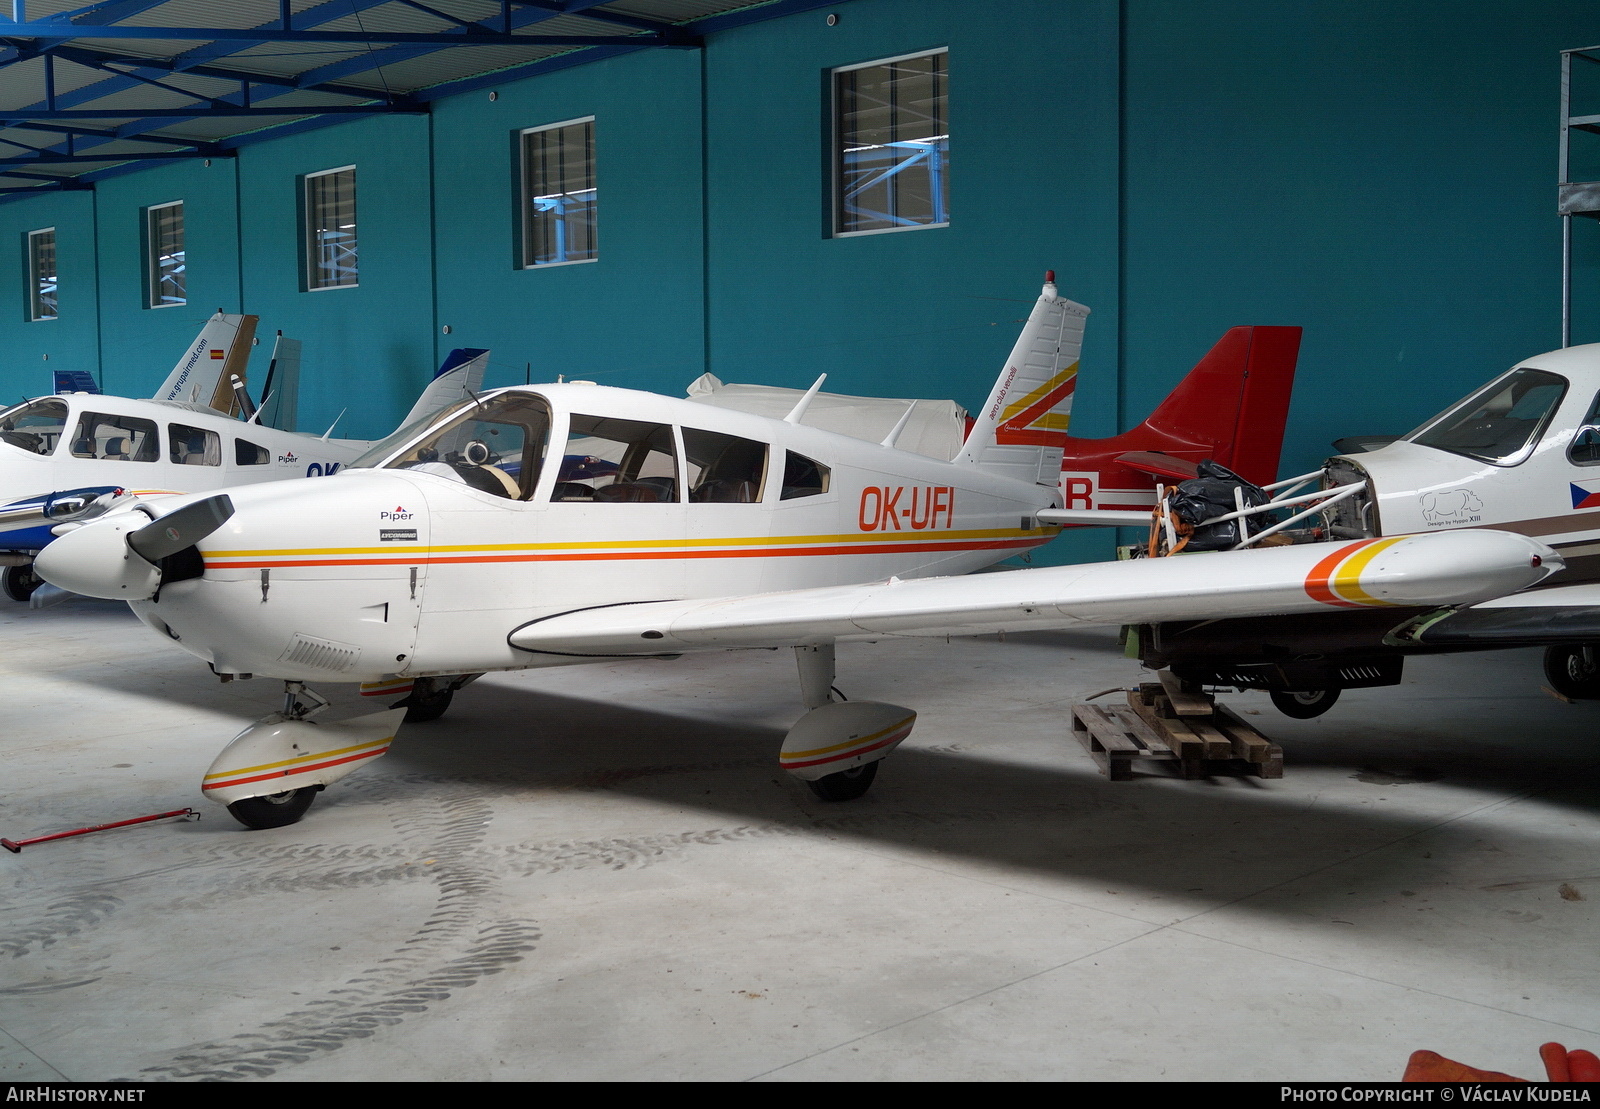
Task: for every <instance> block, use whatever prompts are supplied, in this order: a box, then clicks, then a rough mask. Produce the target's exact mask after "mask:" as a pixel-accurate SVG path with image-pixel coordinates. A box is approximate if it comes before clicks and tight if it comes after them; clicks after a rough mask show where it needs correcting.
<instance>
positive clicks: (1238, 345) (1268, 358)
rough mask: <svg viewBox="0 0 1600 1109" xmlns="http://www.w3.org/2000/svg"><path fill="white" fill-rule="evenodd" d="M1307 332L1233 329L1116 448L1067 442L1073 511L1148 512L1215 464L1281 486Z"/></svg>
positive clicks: (1066, 486) (1099, 442)
mask: <svg viewBox="0 0 1600 1109" xmlns="http://www.w3.org/2000/svg"><path fill="white" fill-rule="evenodd" d="M1300 331H1301V329H1300V328H1298V327H1266V326H1256V327H1234V328H1230V329H1229V330H1228V331H1227V333H1226V334H1224V335H1223V336H1222V338H1221V339H1219V340H1217V343H1216V345H1215V346H1213V347H1212V348H1211V350H1210V351H1209V352H1207V354H1206V356H1205V357H1204V358H1202V359H1200V361H1199V362H1198V363H1196V364H1195V367H1194V369H1192V370H1190V371H1189V373H1188V375H1187V376H1185V377H1184V379H1183V380H1182V381H1180V382H1178V385H1177V387H1176V388H1174V389H1173V390H1172V392H1171V393H1170V394H1168V396H1167V398H1166V400H1164V401H1162V402H1161V404H1160V405H1159V406H1158V407H1157V408H1156V410H1155V411H1154V412H1152V413H1151V414H1150V418H1149V419H1147V420H1145V421H1144V422H1143V423H1142V424H1140V425H1139V426H1138V427H1135V428H1133V429H1132V430H1130V431H1125V432H1123V433H1122V434H1121V435H1114V436H1112V437H1111V438H1109V439H1068V441H1067V445H1066V450H1065V455H1064V457H1063V458H1062V463H1061V469H1062V496H1063V503H1064V505H1065V507H1067V508H1123V509H1128V508H1145V507H1149V506H1150V505H1152V504H1153V503H1154V500H1155V484H1156V481H1157V480H1158V479H1160V480H1165V481H1167V482H1175V481H1179V480H1182V478H1183V477H1184V476H1185V475H1191V476H1192V475H1193V473H1194V465H1195V463H1197V462H1202V461H1204V460H1205V459H1208V458H1210V459H1214V460H1216V461H1217V462H1219V463H1221V464H1222V465H1224V466H1226V467H1228V469H1230V470H1233V471H1234V472H1235V473H1237V474H1239V476H1241V477H1243V478H1245V479H1247V480H1249V481H1253V482H1255V483H1256V484H1258V485H1266V484H1268V483H1270V482H1272V481H1275V480H1276V479H1277V476H1278V455H1279V453H1280V452H1281V450H1282V448H1283V429H1284V424H1285V422H1286V421H1287V419H1288V415H1289V393H1290V391H1291V390H1292V389H1293V387H1294V371H1295V364H1296V361H1297V360H1298V358H1299V354H1300Z"/></svg>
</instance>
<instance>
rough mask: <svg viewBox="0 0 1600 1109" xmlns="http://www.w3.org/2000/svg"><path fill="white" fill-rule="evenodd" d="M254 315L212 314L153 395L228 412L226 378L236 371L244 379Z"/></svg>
mask: <svg viewBox="0 0 1600 1109" xmlns="http://www.w3.org/2000/svg"><path fill="white" fill-rule="evenodd" d="M256 319H257V317H255V316H230V315H226V314H225V313H222V312H218V313H217V314H216V315H214V316H212V317H211V318H210V319H209V320H207V321H206V324H205V326H204V327H202V328H201V329H200V334H199V335H198V336H196V337H195V341H194V342H193V343H191V344H189V349H188V350H186V351H184V352H183V357H182V358H180V359H178V364H177V365H176V366H174V367H173V368H172V372H171V373H170V374H168V375H167V380H166V381H164V382H162V383H161V388H159V389H157V390H156V392H155V395H154V399H155V400H175V401H183V402H185V403H188V404H209V405H211V406H212V407H213V408H215V409H217V411H219V412H225V413H228V414H229V415H232V414H233V412H234V410H235V407H236V401H235V398H234V395H233V385H232V382H231V381H230V380H229V378H230V376H233V375H237V376H238V378H239V380H241V381H243V380H244V376H245V364H246V363H247V362H249V360H250V340H251V339H252V338H253V337H254V336H255V332H256Z"/></svg>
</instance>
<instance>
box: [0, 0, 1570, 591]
mask: <svg viewBox="0 0 1600 1109" xmlns="http://www.w3.org/2000/svg"><path fill="white" fill-rule="evenodd" d="M829 11H833V12H836V13H837V14H838V15H839V16H840V18H839V21H838V25H837V26H834V27H828V26H827V24H826V21H825V17H826V15H827V14H828V12H829ZM1594 42H1600V12H1597V11H1596V10H1595V9H1594V8H1593V6H1592V5H1590V4H1587V3H1580V2H1578V0H1540V2H1538V3H1534V4H1528V5H1520V6H1516V7H1507V6H1505V5H1500V4H1491V3H1488V2H1486V0H1462V2H1460V3H1457V4H1452V5H1449V6H1447V7H1446V6H1441V5H1437V4H1432V3H1424V2H1422V0H1404V2H1398V3H1396V2H1384V3H1379V2H1377V0H1351V2H1345V3H1334V2H1332V0H1322V2H1317V3H1308V4H1300V5H1290V6H1285V5H1282V4H1277V3H1269V2H1267V0H1218V2H1216V3H1213V4H1208V5H1203V6H1194V5H1186V4H1179V3H1176V2H1157V0H1138V2H1125V3H1119V2H1117V0H1008V2H1005V3H997V4H991V5H986V6H984V7H983V9H982V12H981V18H980V17H978V16H975V11H974V8H973V6H972V5H971V4H970V3H968V2H958V0H841V2H840V3H839V4H838V5H837V6H835V7H834V8H832V9H823V10H817V11H812V12H804V13H800V14H798V15H792V16H787V17H784V18H780V19H774V20H771V21H768V22H766V23H761V24H756V25H752V26H748V27H744V28H740V29H737V30H733V31H729V32H725V33H721V34H718V35H716V36H714V37H713V38H712V39H711V41H710V42H709V44H708V46H707V48H706V49H705V50H703V51H693V50H663V51H653V52H652V51H643V52H639V53H635V54H631V55H627V56H623V57H617V58H613V59H610V60H606V61H601V62H596V63H593V64H589V65H582V66H576V67H573V68H570V69H567V70H563V71H560V72H555V73H550V74H546V75H542V76H538V77H533V78H525V79H522V80H507V81H505V82H503V83H502V84H500V85H498V86H495V87H494V88H493V91H494V92H496V93H497V97H496V99H495V100H492V101H491V100H490V99H489V91H490V89H488V88H484V89H481V90H479V91H475V92H472V93H468V94H463V95H460V96H455V97H451V98H447V99H444V100H441V101H438V102H437V103H435V105H434V110H433V114H432V116H431V117H421V116H391V117H382V118H370V119H364V120H360V121H357V122H350V123H345V124H341V125H338V126H333V127H327V128H323V129H320V130H315V131H308V132H304V133H301V134H297V135H291V136H285V137H282V138H279V139H275V140H272V141H270V142H266V143H261V144H258V145H254V146H249V147H245V148H244V149H242V150H241V151H240V152H239V154H238V157H237V158H236V159H216V160H214V162H213V165H212V166H210V167H206V166H204V165H202V164H201V163H200V162H199V161H185V162H180V163H176V164H171V165H166V166H162V167H160V168H157V169H154V170H150V171H146V172H141V173H137V174H130V175H128V176H124V177H118V178H112V179H107V180H104V181H102V182H99V183H98V184H97V186H96V191H95V192H94V193H93V194H90V193H68V194H54V195H50V196H41V197H38V198H29V199H26V200H22V201H17V202H12V203H7V204H0V235H9V236H10V237H11V238H10V241H11V243H12V244H13V245H12V247H11V248H10V251H9V253H4V252H0V305H5V306H8V307H5V308H4V309H3V310H0V399H7V400H9V399H13V398H14V397H16V396H18V395H21V394H25V393H37V392H39V391H41V390H42V389H44V388H46V387H47V385H48V376H47V375H46V373H45V368H46V366H47V364H46V363H45V361H44V355H46V354H49V355H50V360H51V362H52V363H56V364H61V365H66V364H68V363H70V364H72V365H73V366H74V367H81V368H97V369H99V370H100V371H101V372H102V373H103V375H104V376H105V378H106V384H107V386H108V388H112V389H115V390H117V391H122V392H131V393H143V392H148V391H149V390H150V389H151V388H153V387H154V385H155V384H156V383H157V382H159V381H160V379H161V377H162V376H163V375H164V374H165V373H166V372H167V369H168V368H170V366H171V364H172V362H173V361H174V360H175V359H176V358H177V356H178V354H179V352H180V351H181V350H182V349H183V347H184V346H185V345H186V344H187V342H188V340H189V338H190V337H191V336H192V334H193V331H194V329H195V327H196V326H197V325H198V322H199V321H200V320H201V319H203V318H204V316H205V315H206V314H208V313H209V312H210V311H212V310H214V309H215V308H217V307H226V308H228V309H230V310H237V309H239V308H241V307H242V309H243V310H244V311H248V312H252V313H256V314H258V315H260V316H261V330H262V334H263V335H264V336H265V337H266V340H264V342H263V346H264V347H265V345H266V342H267V341H269V340H270V336H271V333H272V332H273V331H274V330H276V329H279V328H282V329H283V330H285V331H286V332H288V333H289V334H291V335H294V336H296V337H298V338H301V339H302V340H303V341H304V342H305V355H306V370H305V383H304V389H303V396H302V402H301V412H302V427H303V428H308V429H315V430H318V431H320V430H322V429H323V428H325V427H326V426H327V424H328V423H329V422H331V421H332V420H333V418H334V417H335V416H336V415H337V414H338V412H339V410H340V409H341V408H343V407H345V406H346V405H349V406H350V413H349V414H348V415H347V416H345V417H344V420H343V421H342V422H341V423H340V425H339V431H340V434H345V435H359V436H376V435H380V434H383V433H384V432H386V431H388V430H389V429H390V428H391V427H392V426H393V424H394V422H395V421H396V420H397V419H398V418H399V416H400V415H401V414H402V413H403V412H404V411H405V409H406V407H407V406H408V405H409V403H410V401H411V399H412V397H413V396H414V395H415V393H416V391H417V390H418V389H419V388H420V387H421V385H422V384H423V383H424V382H425V381H426V380H427V378H428V376H429V374H430V372H431V370H432V369H433V367H434V366H436V365H437V361H438V359H439V357H440V356H441V355H442V353H443V352H444V351H445V350H447V349H449V348H450V347H453V346H457V345H461V346H486V347H490V348H492V349H493V351H494V356H493V361H492V364H491V369H490V374H489V383H490V384H491V385H498V384H507V383H512V382H519V381H522V380H523V379H524V374H525V373H526V374H529V375H530V376H531V377H532V379H533V380H536V381H537V380H541V379H549V378H552V377H554V376H555V375H557V374H565V375H567V376H582V377H587V378H593V379H596V380H600V381H604V382H607V383H610V384H618V385H626V386H637V387H644V388H651V389H656V390H659V391H663V392H672V393H677V392H679V391H681V389H682V388H683V386H684V385H685V384H686V383H687V382H688V381H689V380H691V379H692V378H693V377H695V376H697V375H698V374H700V373H702V372H704V371H705V370H708V369H709V370H711V371H712V372H715V373H716V374H718V375H719V376H721V377H722V378H724V380H728V381H756V382H768V383H773V384H781V385H788V386H804V385H807V384H809V383H810V382H811V381H812V380H813V379H814V378H815V377H816V376H817V375H818V374H819V373H823V372H826V373H828V374H829V375H830V376H829V388H832V389H838V390H840V391H859V392H865V393H879V394H886V395H911V394H916V395H925V396H949V397H954V398H955V399H957V400H959V401H961V402H962V403H964V404H967V405H969V406H975V405H977V404H978V403H979V402H980V401H981V400H982V398H983V396H984V395H985V392H986V390H987V388H988V386H989V383H990V382H991V381H992V379H993V376H994V374H995V373H996V372H997V371H998V369H999V366H1000V363H1001V360H1002V359H1003V358H1004V356H1005V353H1006V351H1007V350H1008V349H1009V347H1010V344H1011V341H1012V339H1013V337H1014V335H1015V330H1016V326H1017V323H1018V321H1019V320H1020V318H1021V317H1022V316H1023V315H1024V314H1025V313H1026V310H1027V306H1028V304H1029V303H1031V301H1032V299H1033V297H1034V295H1035V294H1036V292H1037V288H1038V284H1039V280H1040V277H1041V276H1042V273H1043V271H1044V270H1046V269H1051V268H1053V269H1055V270H1056V271H1057V272H1058V274H1059V275H1060V285H1061V289H1062V291H1063V293H1065V294H1066V295H1068V296H1071V297H1072V298H1074V299H1076V300H1080V301H1082V302H1084V303H1085V304H1088V305H1089V306H1090V307H1091V308H1092V309H1093V314H1092V316H1091V317H1090V320H1089V330H1088V337H1087V340H1086V346H1085V355H1084V364H1083V377H1082V385H1081V388H1080V393H1079V397H1078V401H1077V405H1078V408H1077V412H1076V413H1075V418H1074V430H1075V431H1076V432H1078V433H1080V434H1086V435H1104V434H1109V433H1111V432H1113V431H1115V430H1119V429H1121V428H1123V427H1126V426H1129V425H1131V424H1134V423H1137V422H1138V420H1139V419H1140V418H1142V416H1143V415H1144V414H1145V412H1146V411H1148V409H1149V408H1151V407H1152V406H1153V405H1154V404H1155V403H1156V402H1157V401H1158V400H1159V399H1160V397H1161V396H1162V395H1164V394H1165V392H1166V391H1167V390H1168V389H1169V388H1170V387H1171V385H1172V384H1173V383H1175V382H1176V381H1177V380H1178V378H1179V377H1181V376H1182V374H1183V373H1184V372H1185V371H1186V370H1187V369H1188V368H1189V367H1190V366H1191V365H1192V364H1193V363H1194V361H1195V360H1196V359H1197V358H1198V357H1199V356H1200V355H1201V354H1202V353H1204V351H1205V350H1206V349H1207V348H1208V347H1209V346H1210V345H1211V343H1212V342H1213V341H1214V340H1215V339H1216V338H1217V336H1218V335H1220V334H1221V332H1222V331H1223V330H1224V329H1226V328H1227V327H1230V326H1233V325H1235V324H1242V323H1270V324H1300V325H1303V326H1304V327H1305V328H1306V337H1305V346H1304V350H1303V356H1302V362H1301V372H1300V378H1299V384H1298V386H1297V390H1296V397H1295V406H1294V410H1293V413H1292V416H1291V425H1290V429H1289V439H1288V444H1287V446H1286V451H1285V468H1286V471H1294V470H1299V469H1309V468H1311V467H1312V466H1313V465H1315V464H1316V462H1317V461H1318V460H1320V458H1321V457H1322V456H1323V454H1324V453H1325V452H1326V449H1327V444H1328V442H1329V440H1331V439H1332V438H1334V437H1335V436H1338V435H1344V434H1353V433H1363V432H1400V431H1404V430H1406V429H1407V428H1409V427H1410V426H1412V425H1414V424H1415V423H1417V422H1419V421H1420V420H1421V419H1423V418H1424V417H1426V416H1427V415H1429V414H1430V413H1431V412H1432V411H1434V410H1436V409H1437V408H1439V407H1440V406H1442V405H1443V404H1444V403H1446V402H1447V401H1449V400H1450V399H1452V398H1454V397H1456V396H1458V395H1460V394H1461V393H1463V392H1465V391H1466V390H1467V389H1468V388H1470V387H1471V386H1473V385H1475V384H1477V383H1479V382H1481V381H1483V380H1484V379H1486V378H1488V377H1489V376H1491V375H1492V374H1494V373H1496V372H1498V371H1499V370H1501V369H1503V368H1504V367H1505V366H1506V365H1508V364H1510V363H1511V362H1512V361H1514V360H1515V359H1517V358H1520V357H1522V356H1525V355H1528V354H1532V353H1535V352H1537V351H1540V350H1544V349H1548V348H1550V347H1553V346H1555V345H1556V344H1557V343H1558V342H1559V330H1558V329H1559V235H1560V223H1559V220H1558V219H1557V218H1556V217H1555V215H1554V189H1553V188H1552V186H1553V185H1554V183H1555V181H1554V178H1555V168H1556V140H1557V132H1556V127H1555V122H1554V121H1555V115H1556V111H1555V109H1556V105H1557V100H1556V97H1557V91H1558V88H1557V74H1558V66H1557V62H1558V51H1559V50H1561V49H1563V48H1572V47H1577V46H1586V45H1590V44H1592V43H1594ZM933 47H947V48H948V49H949V51H950V63H949V70H950V86H949V87H950V97H951V100H950V104H951V107H950V118H951V133H952V159H953V161H952V170H951V212H952V219H951V224H950V226H948V227H944V228H927V229H918V230H911V231H904V232H896V233H892V234H884V235H872V236H863V237H854V238H833V237H830V236H829V235H828V234H827V231H826V221H827V217H828V209H829V191H828V184H827V174H826V172H825V168H824V166H825V158H824V150H825V146H826V142H827V131H828V119H827V111H826V108H825V103H826V97H825V91H826V88H827V83H828V74H829V72H830V71H831V70H832V69H833V68H835V67H838V66H843V65H850V64H853V63H858V62H866V61H871V60H874V59H878V58H883V57H889V56H894V55H899V54H906V53H912V52H916V51H920V50H925V49H929V48H933ZM1596 94H1597V96H1600V84H1597V87H1596ZM1589 110H1597V111H1600V104H1597V105H1595V106H1594V107H1592V108H1590V109H1589ZM583 116H594V117H595V119H596V142H597V160H598V170H597V172H598V185H599V192H600V223H599V243H600V258H599V260H598V261H597V262H594V263H585V264H579V265H570V266H564V267H541V268H536V269H531V270H522V269H518V268H517V267H516V260H515V256H514V243H513V222H512V205H513V199H514V195H515V182H514V174H513V169H514V164H515V163H514V157H513V139H514V136H515V134H516V132H518V131H519V130H521V129H523V128H527V127H535V126H541V125H544V124H550V123H557V122H562V121H564V120H568V119H573V118H577V117H583ZM1580 141H1590V142H1592V143H1593V144H1594V148H1593V149H1592V150H1587V151H1586V152H1583V153H1581V159H1587V160H1586V161H1585V160H1580V163H1579V164H1580V165H1583V166H1589V167H1591V169H1590V170H1586V171H1585V172H1590V174H1591V176H1593V175H1594V174H1597V173H1600V138H1593V139H1588V138H1587V137H1585V139H1583V140H1580ZM348 164H354V165H356V166H357V167H358V169H357V172H358V204H359V212H360V236H361V285H360V286H359V287H358V288H354V289H344V290H334V291H323V292H305V291H303V290H302V287H301V274H300V244H299V241H298V237H297V233H296V227H297V220H296V208H297V197H298V189H299V180H300V177H301V176H302V175H304V174H306V173H309V172H315V171H318V170H323V169H329V168H333V167H335V166H342V165H348ZM173 199H182V200H184V201H185V204H186V206H187V212H186V214H187V233H188V239H189V244H188V245H189V254H190V267H191V269H190V274H191V278H190V281H191V284H190V305H189V306H188V307H187V308H185V309H162V310H151V309H148V308H144V307H143V306H142V305H143V276H142V269H141V267H142V261H141V257H140V252H139V228H140V219H141V213H142V210H143V208H144V207H146V206H148V205H150V204H155V203H161V202H163V201H167V200H173ZM43 226H56V227H57V228H58V234H59V239H60V246H59V251H60V269H61V279H62V293H61V304H62V315H61V318H60V319H59V320H56V321H51V322H48V323H28V322H26V321H25V319H24V311H23V306H22V302H21V294H22V292H23V277H22V273H23V271H22V258H21V245H20V243H21V235H22V234H23V233H24V232H25V231H27V230H29V229H32V228H36V227H43ZM1579 231H1580V234H1579V235H1578V237H1577V238H1578V244H1577V245H1578V275H1577V286H1578V301H1579V304H1578V311H1577V315H1576V320H1577V327H1576V330H1575V333H1574V337H1575V339H1576V340H1577V341H1587V340H1594V339H1600V226H1593V225H1587V224H1586V225H1584V226H1582V227H1580V228H1579ZM447 326H448V327H449V328H450V329H451V331H450V333H449V334H448V335H446V334H444V333H443V328H444V327H447ZM264 355H265V350H262V351H260V352H259V360H258V362H257V363H256V365H255V367H254V373H255V374H256V376H257V378H259V376H260V374H261V373H262V372H263V371H264V369H265V365H264V363H265V357H264ZM529 364H531V369H527V368H526V367H528V366H529ZM1107 542H1108V540H1107V538H1106V537H1104V536H1098V537H1091V538H1079V537H1074V538H1072V539H1071V540H1069V541H1066V542H1064V543H1062V544H1059V545H1058V546H1059V547H1060V550H1058V551H1056V552H1054V553H1053V554H1052V556H1051V557H1052V558H1053V559H1059V558H1064V557H1069V556H1070V557H1077V556H1082V555H1085V554H1094V553H1101V552H1103V551H1104V549H1105V546H1106V543H1107Z"/></svg>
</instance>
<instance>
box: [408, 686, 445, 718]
mask: <svg viewBox="0 0 1600 1109" xmlns="http://www.w3.org/2000/svg"><path fill="white" fill-rule="evenodd" d="M455 695H456V691H455V690H453V689H441V690H437V691H435V692H433V693H424V694H422V695H421V696H418V695H417V694H416V693H413V694H412V695H411V697H410V698H409V699H408V701H407V703H406V723H407V724H422V723H425V722H427V721H429V720H437V719H439V717H441V716H443V715H444V714H445V712H446V711H448V709H449V708H450V702H451V701H452V700H453V699H454V698H455Z"/></svg>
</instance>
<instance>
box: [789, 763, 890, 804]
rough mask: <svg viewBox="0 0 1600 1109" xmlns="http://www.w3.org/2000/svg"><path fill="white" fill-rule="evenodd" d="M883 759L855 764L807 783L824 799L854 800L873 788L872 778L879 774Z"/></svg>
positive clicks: (813, 791)
mask: <svg viewBox="0 0 1600 1109" xmlns="http://www.w3.org/2000/svg"><path fill="white" fill-rule="evenodd" d="M882 761H883V760H882V759H877V760H874V761H872V762H869V763H867V764H866V765H864V766H853V767H851V768H850V769H849V770H841V771H839V773H837V774H829V775H828V776H827V777H826V778H818V779H817V780H816V781H814V782H807V783H806V785H808V786H810V787H811V792H812V793H815V794H816V795H817V796H818V797H820V798H822V799H823V800H824V801H854V800H855V799H856V798H857V797H860V796H861V795H862V794H864V793H866V792H867V790H869V789H871V788H872V779H874V778H876V777H877V776H878V763H879V762H882Z"/></svg>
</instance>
